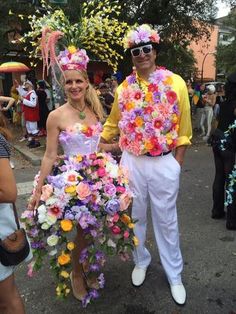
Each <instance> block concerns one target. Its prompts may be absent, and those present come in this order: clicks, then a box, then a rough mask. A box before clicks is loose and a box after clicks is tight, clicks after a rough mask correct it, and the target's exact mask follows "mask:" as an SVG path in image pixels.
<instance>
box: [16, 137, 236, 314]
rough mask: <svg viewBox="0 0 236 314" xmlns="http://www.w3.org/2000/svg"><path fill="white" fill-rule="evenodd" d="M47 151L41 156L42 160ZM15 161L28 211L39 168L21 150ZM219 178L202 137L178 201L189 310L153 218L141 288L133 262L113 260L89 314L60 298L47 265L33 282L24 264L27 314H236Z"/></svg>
mask: <svg viewBox="0 0 236 314" xmlns="http://www.w3.org/2000/svg"><path fill="white" fill-rule="evenodd" d="M34 152H35V151H32V153H34ZM42 152H43V151H42V150H41V151H40V152H38V153H37V154H36V155H37V156H38V157H39V158H41V155H42ZM12 161H14V163H15V170H14V172H15V176H16V179H17V184H18V192H19V197H18V201H17V204H18V208H19V210H20V211H23V210H24V209H25V207H26V203H27V199H28V197H29V193H30V191H31V188H32V180H33V177H34V175H35V173H37V171H38V169H39V167H38V166H32V164H31V163H30V162H29V161H26V160H25V158H23V157H22V155H21V154H20V153H19V152H18V151H16V150H13V157H12ZM213 176H214V165H213V157H212V153H211V148H210V147H208V146H206V144H205V143H203V142H201V141H198V139H197V138H196V139H195V140H194V144H193V145H192V147H191V148H190V149H189V150H188V152H187V155H186V160H185V164H184V166H183V169H182V175H181V185H180V193H179V198H178V216H179V228H180V240H181V248H182V254H183V258H184V271H183V282H184V284H185V287H186V290H187V303H186V305H185V306H183V307H180V306H178V305H176V304H175V303H174V301H173V300H172V298H171V295H170V290H169V286H168V283H167V280H166V277H165V274H164V272H163V269H162V267H161V264H160V259H159V256H158V253H157V249H156V244H155V241H154V235H153V231H152V226H151V220H150V217H149V225H148V235H147V245H148V247H149V249H150V252H151V254H152V262H151V265H150V267H149V269H148V272H147V278H146V281H145V282H144V284H143V285H142V286H141V287H140V288H135V287H133V286H132V284H131V281H130V275H131V272H132V268H133V263H132V261H129V262H127V263H124V262H121V261H119V260H118V259H116V258H109V259H108V261H107V263H106V265H105V267H104V273H105V277H106V286H105V288H104V289H103V290H101V297H100V298H99V299H98V300H96V301H95V302H93V303H92V304H91V305H89V306H88V307H87V308H86V309H83V308H82V307H81V304H80V303H79V302H78V301H77V300H75V299H74V298H73V296H69V297H68V299H67V300H66V301H59V300H57V299H56V298H55V286H54V283H53V276H52V274H51V273H50V271H49V265H48V263H47V262H46V263H45V267H44V268H43V269H42V270H41V271H40V272H39V273H38V274H37V275H36V276H35V277H33V278H28V277H27V275H26V266H25V265H20V266H19V267H18V269H17V270H16V279H17V284H18V287H19V289H20V292H21V295H22V297H23V299H24V301H25V305H26V312H27V314H64V313H68V314H77V313H81V314H83V313H87V314H95V313H96V314H180V313H183V314H207V313H210V314H235V313H236V232H235V231H228V230H226V228H225V220H213V219H211V218H210V212H211V185H212V180H213Z"/></svg>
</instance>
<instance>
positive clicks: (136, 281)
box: [131, 266, 147, 287]
mask: <svg viewBox="0 0 236 314" xmlns="http://www.w3.org/2000/svg"><path fill="white" fill-rule="evenodd" d="M146 272H147V267H145V268H140V267H138V266H135V267H134V269H133V271H132V276H131V278H132V284H133V285H134V286H136V287H139V286H141V285H142V284H143V282H144V280H145V278H146Z"/></svg>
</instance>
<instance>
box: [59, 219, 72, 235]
mask: <svg viewBox="0 0 236 314" xmlns="http://www.w3.org/2000/svg"><path fill="white" fill-rule="evenodd" d="M72 228H73V224H72V221H71V220H68V219H63V220H62V221H61V229H62V230H63V231H65V232H68V231H71V230H72Z"/></svg>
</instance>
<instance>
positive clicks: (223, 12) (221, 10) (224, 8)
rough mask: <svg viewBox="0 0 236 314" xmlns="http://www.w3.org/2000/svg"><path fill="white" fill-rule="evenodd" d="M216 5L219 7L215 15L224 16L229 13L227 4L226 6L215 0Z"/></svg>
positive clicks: (219, 0)
mask: <svg viewBox="0 0 236 314" xmlns="http://www.w3.org/2000/svg"><path fill="white" fill-rule="evenodd" d="M217 6H218V8H219V11H218V14H217V17H222V16H226V15H227V14H228V13H229V6H227V5H226V4H225V3H223V2H222V1H221V0H217Z"/></svg>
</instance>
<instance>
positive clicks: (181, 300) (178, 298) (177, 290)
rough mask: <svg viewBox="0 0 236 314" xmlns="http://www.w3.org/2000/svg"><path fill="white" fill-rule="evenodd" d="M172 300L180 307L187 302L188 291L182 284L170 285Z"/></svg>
mask: <svg viewBox="0 0 236 314" xmlns="http://www.w3.org/2000/svg"><path fill="white" fill-rule="evenodd" d="M170 291H171V295H172V298H173V299H174V301H175V302H176V303H177V304H179V305H184V304H185V302H186V290H185V288H184V285H183V284H182V283H180V284H177V285H170Z"/></svg>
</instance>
